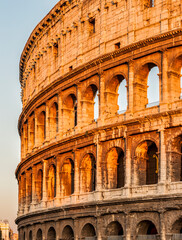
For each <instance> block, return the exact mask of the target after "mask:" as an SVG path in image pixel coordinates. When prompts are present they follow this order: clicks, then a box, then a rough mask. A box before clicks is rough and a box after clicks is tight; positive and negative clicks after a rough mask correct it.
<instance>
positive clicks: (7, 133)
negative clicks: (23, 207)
mask: <svg viewBox="0 0 182 240" xmlns="http://www.w3.org/2000/svg"><path fill="white" fill-rule="evenodd" d="M57 2H58V0H38V1H37V0H31V1H27V0H16V1H15V0H4V1H3V0H0V11H1V14H0V23H1V25H0V72H1V74H0V220H1V219H2V220H4V219H8V220H9V223H10V226H11V228H12V229H13V230H14V231H16V229H17V227H16V225H15V223H14V220H15V218H16V214H17V208H18V203H17V200H18V186H17V181H16V178H15V169H16V167H17V165H18V163H19V161H20V139H19V135H18V130H17V124H18V117H19V115H20V113H21V109H22V106H21V100H20V84H19V59H20V55H21V52H22V51H23V48H24V45H25V43H26V41H27V40H28V37H29V35H30V34H31V32H32V30H33V29H34V28H35V26H36V25H37V24H38V23H39V21H40V20H41V19H42V18H43V17H44V16H45V15H46V14H47V13H48V12H49V11H50V10H51V9H52V7H54V5H55V4H56V3H57Z"/></svg>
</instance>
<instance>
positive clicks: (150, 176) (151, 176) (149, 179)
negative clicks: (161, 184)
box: [146, 142, 158, 184]
mask: <svg viewBox="0 0 182 240" xmlns="http://www.w3.org/2000/svg"><path fill="white" fill-rule="evenodd" d="M157 151H158V150H157V147H156V145H155V143H154V142H151V144H150V145H149V146H148V151H147V155H148V159H147V173H146V174H147V176H146V184H155V183H157V181H158V174H157V158H158V156H157Z"/></svg>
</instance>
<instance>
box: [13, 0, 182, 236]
mask: <svg viewBox="0 0 182 240" xmlns="http://www.w3.org/2000/svg"><path fill="white" fill-rule="evenodd" d="M181 24H182V4H181V1H180V0H176V1H169V0H163V1H161V0H154V1H151V0H145V1H144V0H139V1H136V0H127V1H125V0H121V1H120V0H113V1H98V0H90V1H88V0H87V1H79V0H78V1H74V0H73V1H59V2H58V4H57V5H56V6H55V7H54V8H53V9H52V10H51V11H50V12H49V14H48V15H47V16H46V17H45V18H44V19H43V20H42V21H41V22H40V23H39V24H38V25H37V27H36V28H35V29H34V31H33V32H32V34H31V36H30V38H29V40H28V41H27V43H26V46H25V48H24V50H23V53H22V56H21V60H20V82H21V88H22V103H23V110H22V113H21V115H20V118H19V124H18V128H19V133H20V136H21V162H20V164H19V165H18V167H17V169H16V177H17V180H18V184H19V208H18V216H17V219H16V223H17V224H18V230H19V239H21V240H32V239H33V240H34V239H36V240H42V239H44V240H45V239H47V240H53V239H54V240H55V239H56V240H59V239H75V240H78V239H86V240H88V239H90V240H91V239H98V240H101V239H103V240H106V239H108V240H109V239H110V240H112V239H113V240H115V239H118V240H119V239H124V238H125V239H127V240H130V239H133V240H135V239H138V240H140V239H141V240H142V239H161V240H165V239H174V240H175V239H176V240H177V239H180V238H181V237H182V235H181V234H182V194H181V191H182V126H181V120H182V98H181V82H182V81H181V68H182V26H181ZM152 71H154V72H153V74H152V81H150V79H149V78H150V77H149V76H150V74H151V73H152ZM154 75H155V77H154ZM154 82H156V83H157V85H156V86H157V87H155V91H156V95H155V94H154V95H155V96H154V97H155V99H156V101H155V102H152V101H151V98H150V96H149V92H150V89H151V88H152V86H153V84H154ZM120 87H121V88H120ZM120 89H122V90H121V92H120ZM157 93H158V94H157ZM119 99H122V101H120V100H119ZM123 102H126V106H125V107H123V106H122V104H123ZM121 103H122V104H121ZM97 115H98V116H97Z"/></svg>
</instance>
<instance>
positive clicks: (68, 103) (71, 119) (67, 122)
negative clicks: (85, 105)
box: [63, 94, 77, 131]
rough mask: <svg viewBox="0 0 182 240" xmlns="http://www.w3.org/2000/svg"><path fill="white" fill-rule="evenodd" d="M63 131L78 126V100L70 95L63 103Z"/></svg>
mask: <svg viewBox="0 0 182 240" xmlns="http://www.w3.org/2000/svg"><path fill="white" fill-rule="evenodd" d="M63 119H64V121H63V129H64V130H65V131H67V130H69V129H72V128H74V127H75V126H77V99H76V97H75V95H74V94H70V95H69V96H68V97H67V98H66V99H65V101H64V103H63Z"/></svg>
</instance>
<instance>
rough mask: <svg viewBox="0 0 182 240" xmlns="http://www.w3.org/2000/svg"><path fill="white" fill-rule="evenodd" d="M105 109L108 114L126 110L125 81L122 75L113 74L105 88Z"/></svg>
mask: <svg viewBox="0 0 182 240" xmlns="http://www.w3.org/2000/svg"><path fill="white" fill-rule="evenodd" d="M105 96H106V105H107V108H106V111H107V114H108V115H115V114H116V113H119V114H121V113H123V112H125V111H126V110H127V105H128V100H127V83H126V79H125V78H124V77H123V76H122V75H116V76H114V77H113V78H112V79H111V81H109V83H108V86H107V89H106V93H105Z"/></svg>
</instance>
